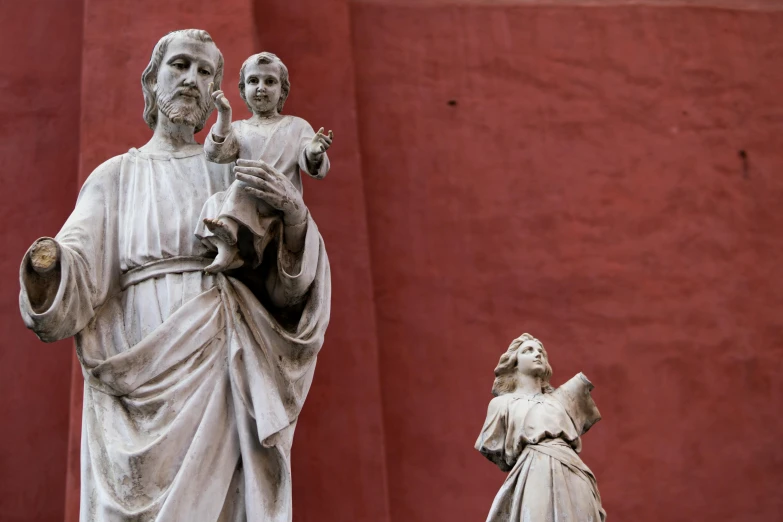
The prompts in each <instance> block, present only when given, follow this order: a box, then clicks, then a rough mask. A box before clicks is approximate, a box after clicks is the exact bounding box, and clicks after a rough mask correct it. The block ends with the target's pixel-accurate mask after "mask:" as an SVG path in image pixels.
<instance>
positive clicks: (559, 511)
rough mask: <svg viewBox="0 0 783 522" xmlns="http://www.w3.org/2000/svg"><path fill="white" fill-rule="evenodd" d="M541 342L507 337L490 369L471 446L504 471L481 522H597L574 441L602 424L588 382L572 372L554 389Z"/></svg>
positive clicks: (591, 482) (600, 514) (592, 484)
mask: <svg viewBox="0 0 783 522" xmlns="http://www.w3.org/2000/svg"><path fill="white" fill-rule="evenodd" d="M551 376H552V367H551V366H550V365H549V361H548V360H547V353H546V350H545V349H544V345H543V344H542V343H541V341H539V340H538V339H536V338H534V337H533V336H531V335H529V334H523V335H522V336H520V337H518V338H517V339H514V341H513V342H512V343H511V346H509V348H508V350H507V351H506V353H504V354H503V356H502V357H501V358H500V362H499V363H498V365H497V367H496V368H495V382H494V385H493V386H492V394H493V395H495V398H494V399H492V400H491V401H490V403H489V411H488V412H487V420H486V421H485V422H484V428H483V429H482V430H481V434H480V435H479V438H478V440H477V441H476V449H477V450H479V451H480V452H481V454H482V455H484V456H485V457H487V458H488V459H489V460H491V461H492V462H494V463H495V464H497V466H498V467H499V468H500V469H501V470H503V471H505V472H509V474H508V477H507V478H506V481H505V482H504V483H503V486H501V488H500V491H499V492H498V494H497V496H496V497H495V501H494V502H493V503H492V508H491V509H490V511H489V515H488V516H487V522H501V521H502V522H527V521H530V522H566V521H568V522H571V521H579V522H603V521H604V520H606V512H605V511H604V510H603V508H602V507H601V496H600V495H599V494H598V486H597V484H596V480H595V477H594V476H593V473H592V472H591V471H590V470H589V469H588V467H587V466H585V464H584V463H583V462H582V460H581V459H580V458H579V457H578V456H577V453H579V451H580V450H581V449H582V442H581V439H580V437H581V436H582V435H583V434H584V433H585V432H586V431H587V430H588V429H590V427H591V426H592V425H593V424H595V423H596V422H598V421H599V420H601V415H600V413H599V412H598V408H596V406H595V403H594V402H593V399H592V398H591V397H590V390H592V389H593V385H592V384H591V383H590V381H588V380H587V378H586V377H585V376H584V375H583V374H581V373H580V374H578V375H577V376H576V377H574V378H573V379H571V380H570V381H568V382H566V383H565V384H563V385H562V386H561V387H559V388H558V389H556V390H555V389H553V388H552V386H550V384H549V379H550V377H551Z"/></svg>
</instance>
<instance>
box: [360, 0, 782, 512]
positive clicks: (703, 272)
mask: <svg viewBox="0 0 783 522" xmlns="http://www.w3.org/2000/svg"><path fill="white" fill-rule="evenodd" d="M352 27H353V30H354V36H353V40H354V53H355V54H354V56H355V61H356V77H357V96H358V107H359V115H360V131H361V132H360V136H361V143H362V157H363V172H364V179H365V188H366V193H367V195H366V198H367V205H368V222H369V227H370V240H371V253H372V259H373V281H374V285H375V296H376V299H375V304H376V310H377V315H378V320H377V322H378V341H379V347H380V354H381V357H380V363H381V368H382V370H383V371H382V373H381V382H382V390H383V405H384V413H385V417H384V420H385V425H386V442H387V456H388V468H389V500H390V505H391V510H392V511H391V513H392V520H394V521H400V522H402V521H404V522H425V521H432V520H460V521H466V522H467V521H476V520H483V517H485V516H486V512H487V510H488V508H489V506H490V503H491V500H492V498H493V496H494V494H495V492H496V491H497V488H498V487H499V485H500V483H501V481H502V480H503V475H502V474H501V473H500V471H499V470H498V469H497V468H495V467H494V466H493V465H492V464H491V463H489V462H488V461H486V460H484V459H483V458H482V457H481V456H480V455H479V454H478V453H477V452H475V451H474V450H472V445H473V443H474V441H475V439H476V437H477V435H478V431H479V429H480V428H481V424H482V421H483V419H484V414H485V412H486V406H487V402H488V401H489V399H490V395H489V390H490V387H491V384H492V369H493V368H494V365H495V364H496V363H497V360H498V357H499V356H500V354H501V353H502V352H503V350H504V349H505V347H506V346H508V343H509V341H510V340H511V339H513V338H514V336H516V335H518V334H520V333H522V332H523V331H530V332H531V333H533V334H534V335H536V336H539V337H540V338H541V339H542V340H543V341H544V343H545V345H546V346H547V347H548V350H549V353H550V355H551V360H552V365H553V367H554V371H555V376H554V381H555V383H556V384H559V383H561V382H563V381H564V380H566V379H568V378H570V377H571V376H573V375H574V374H575V373H576V372H578V371H580V370H581V371H584V372H585V374H587V375H588V376H589V377H590V378H591V379H592V380H593V382H594V383H595V384H596V390H595V392H594V397H595V399H596V401H597V403H598V405H599V408H600V409H601V412H602V414H603V417H604V420H603V421H602V422H600V423H599V424H597V425H596V426H595V428H593V429H592V430H591V432H590V433H588V434H587V436H586V437H585V440H584V443H585V450H584V453H583V457H584V459H585V461H586V463H587V464H588V466H590V467H591V468H592V470H593V471H594V472H595V473H596V476H597V478H598V484H599V487H600V490H601V493H602V496H603V499H604V503H605V507H606V509H607V511H608V513H609V520H618V521H625V520H633V521H635V522H647V521H649V522H658V521H663V520H665V521H668V522H674V521H683V522H684V521H693V520H711V521H726V522H728V521H745V520H763V521H769V522H772V521H775V520H780V516H781V513H783V496H781V495H780V494H779V490H780V482H781V479H783V468H782V467H781V463H783V453H781V451H780V449H779V440H778V438H779V435H780V433H781V432H783V417H781V416H780V413H779V412H780V405H781V399H783V386H782V385H781V384H780V383H781V380H780V375H781V371H782V370H783V357H782V356H783V352H781V346H783V320H782V319H781V310H783V265H781V254H783V236H782V235H781V234H780V231H781V230H783V212H781V202H782V201H783V177H782V176H781V175H780V173H781V169H783V155H781V153H780V150H781V149H780V136H781V125H782V124H783V98H781V96H780V90H781V85H783V33H782V32H781V27H783V14H781V13H776V14H772V13H749V12H745V13H741V12H732V11H720V10H707V9H692V8H677V9H674V8H672V9H660V8H644V7H617V8H611V9H608V8H607V9H603V8H575V7H563V8H557V7H518V6H517V7H514V6H508V5H506V6H494V7H491V6H483V7H480V6H476V7H460V6H445V5H440V6H437V7H394V6H390V5H357V6H356V7H355V8H354V9H353V10H352ZM449 100H455V101H456V105H449V104H448V101H449ZM740 150H743V151H745V154H746V155H747V162H746V165H743V161H742V159H741V158H740V157H739V151H740Z"/></svg>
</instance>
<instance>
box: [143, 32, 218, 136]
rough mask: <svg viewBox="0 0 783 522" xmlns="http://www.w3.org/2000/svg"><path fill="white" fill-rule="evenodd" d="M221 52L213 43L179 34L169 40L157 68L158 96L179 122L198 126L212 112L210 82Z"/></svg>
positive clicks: (168, 113)
mask: <svg viewBox="0 0 783 522" xmlns="http://www.w3.org/2000/svg"><path fill="white" fill-rule="evenodd" d="M219 58H220V55H219V51H218V49H217V47H216V46H215V44H213V43H212V42H199V41H198V40H194V39H192V38H188V37H187V36H180V37H177V38H175V39H173V40H172V41H171V43H169V45H168V48H167V49H166V54H165V56H164V57H163V61H162V63H161V65H160V69H158V76H157V82H156V84H155V96H156V97H157V101H158V108H159V110H160V112H162V113H163V114H164V115H165V116H166V117H167V118H168V119H169V120H171V121H172V122H173V123H176V124H179V125H189V126H194V127H195V126H198V125H199V124H200V123H203V122H204V120H206V118H207V116H208V115H209V111H210V109H211V106H212V100H211V98H210V97H209V84H210V83H211V82H213V81H214V79H215V71H216V70H217V66H218V61H219Z"/></svg>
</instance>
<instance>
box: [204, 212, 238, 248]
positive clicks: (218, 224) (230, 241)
mask: <svg viewBox="0 0 783 522" xmlns="http://www.w3.org/2000/svg"><path fill="white" fill-rule="evenodd" d="M204 224H205V225H206V226H207V228H208V229H209V231H210V232H212V233H213V234H215V236H217V238H218V239H220V240H221V241H223V242H224V243H225V244H227V245H236V244H237V239H236V237H234V236H233V235H232V234H231V229H230V228H229V227H228V226H227V225H226V224H225V223H223V222H222V221H220V220H219V219H209V218H207V219H205V220H204Z"/></svg>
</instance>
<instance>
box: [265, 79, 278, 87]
mask: <svg viewBox="0 0 783 522" xmlns="http://www.w3.org/2000/svg"><path fill="white" fill-rule="evenodd" d="M276 83H277V80H275V79H274V78H267V80H266V84H267V85H274V84H276Z"/></svg>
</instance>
